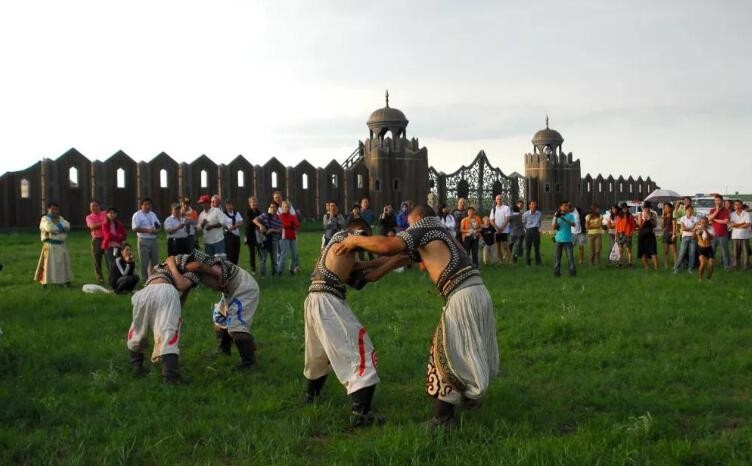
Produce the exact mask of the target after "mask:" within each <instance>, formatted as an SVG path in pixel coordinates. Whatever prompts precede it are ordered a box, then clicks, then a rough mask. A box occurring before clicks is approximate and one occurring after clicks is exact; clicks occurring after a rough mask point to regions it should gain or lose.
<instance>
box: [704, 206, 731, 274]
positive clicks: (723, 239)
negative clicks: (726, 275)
mask: <svg viewBox="0 0 752 466" xmlns="http://www.w3.org/2000/svg"><path fill="white" fill-rule="evenodd" d="M714 201H715V207H713V208H712V209H710V214H708V221H710V226H711V227H712V228H713V235H714V236H713V251H716V253H718V254H720V255H721V256H722V260H723V268H724V269H726V270H727V271H728V270H730V269H731V255H730V254H729V229H728V225H729V216H730V215H731V213H730V212H729V210H728V209H727V208H726V207H724V205H723V196H721V195H720V194H716V195H715V199H714Z"/></svg>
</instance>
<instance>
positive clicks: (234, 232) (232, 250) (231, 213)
mask: <svg viewBox="0 0 752 466" xmlns="http://www.w3.org/2000/svg"><path fill="white" fill-rule="evenodd" d="M222 213H223V214H224V215H225V218H224V220H225V226H224V236H225V251H226V252H227V260H228V261H229V262H232V263H233V264H235V265H238V261H239V260H240V228H241V227H242V226H243V216H242V215H240V212H238V211H237V210H235V204H234V203H233V202H232V201H231V200H230V199H228V200H226V201H225V209H224V210H223V211H222Z"/></svg>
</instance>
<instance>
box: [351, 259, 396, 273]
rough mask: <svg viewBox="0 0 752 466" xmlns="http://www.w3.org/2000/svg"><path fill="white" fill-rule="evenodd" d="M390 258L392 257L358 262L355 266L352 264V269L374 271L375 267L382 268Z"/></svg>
mask: <svg viewBox="0 0 752 466" xmlns="http://www.w3.org/2000/svg"><path fill="white" fill-rule="evenodd" d="M390 257H392V256H381V257H379V258H376V259H371V260H369V261H358V262H356V263H355V264H353V268H352V269H353V270H354V271H360V270H367V269H375V268H377V267H380V266H382V265H383V264H384V263H385V262H387V261H388V260H389V258H390Z"/></svg>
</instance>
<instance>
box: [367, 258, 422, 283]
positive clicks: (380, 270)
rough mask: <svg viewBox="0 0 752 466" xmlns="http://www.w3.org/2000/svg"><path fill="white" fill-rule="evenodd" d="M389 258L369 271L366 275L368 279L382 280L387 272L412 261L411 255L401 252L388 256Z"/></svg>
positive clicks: (373, 280)
mask: <svg viewBox="0 0 752 466" xmlns="http://www.w3.org/2000/svg"><path fill="white" fill-rule="evenodd" d="M386 259H387V260H385V261H384V263H382V264H381V265H379V266H378V267H376V268H375V269H373V270H371V271H370V272H368V273H367V274H366V276H365V279H366V281H369V282H375V281H378V280H381V279H382V278H383V277H384V276H385V275H386V274H388V273H389V272H391V271H392V270H394V269H398V268H400V267H404V266H405V265H407V264H409V263H410V262H411V260H410V256H407V255H404V254H399V255H396V256H388V257H387V258H386Z"/></svg>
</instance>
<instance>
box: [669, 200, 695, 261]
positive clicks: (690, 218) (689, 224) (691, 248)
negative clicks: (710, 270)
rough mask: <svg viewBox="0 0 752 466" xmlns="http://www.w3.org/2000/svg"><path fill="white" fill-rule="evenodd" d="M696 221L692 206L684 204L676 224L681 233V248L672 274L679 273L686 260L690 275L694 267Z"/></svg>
mask: <svg viewBox="0 0 752 466" xmlns="http://www.w3.org/2000/svg"><path fill="white" fill-rule="evenodd" d="M697 221H698V219H697V217H695V215H694V208H693V207H692V205H691V204H690V205H686V204H685V206H684V216H682V217H681V218H680V219H679V221H678V223H677V226H678V227H679V228H680V231H681V246H680V248H679V257H677V258H676V262H675V263H674V273H679V269H680V268H681V266H682V265H683V263H684V261H685V260H687V271H688V272H689V273H692V269H693V268H694V265H695V249H696V248H697V242H696V241H695V233H694V231H695V227H696V226H697Z"/></svg>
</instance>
